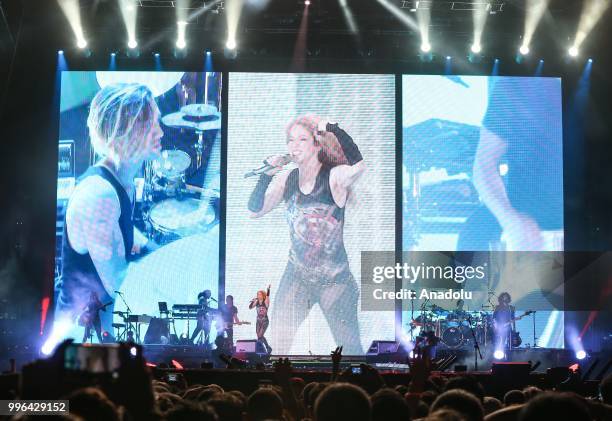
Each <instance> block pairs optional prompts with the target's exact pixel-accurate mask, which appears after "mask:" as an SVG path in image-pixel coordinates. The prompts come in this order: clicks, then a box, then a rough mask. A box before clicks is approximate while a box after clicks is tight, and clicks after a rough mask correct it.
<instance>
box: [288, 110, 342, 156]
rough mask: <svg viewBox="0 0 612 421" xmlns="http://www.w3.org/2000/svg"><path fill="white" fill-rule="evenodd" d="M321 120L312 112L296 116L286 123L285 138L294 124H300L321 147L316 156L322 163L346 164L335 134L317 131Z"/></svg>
mask: <svg viewBox="0 0 612 421" xmlns="http://www.w3.org/2000/svg"><path fill="white" fill-rule="evenodd" d="M321 120H323V119H322V118H321V117H318V116H316V115H314V114H304V115H302V116H298V117H296V118H295V119H293V120H292V121H291V122H290V123H289V124H288V125H287V129H286V133H287V139H289V133H290V132H291V129H293V127H294V126H301V127H303V128H305V129H306V130H308V132H310V134H311V135H312V138H313V141H314V144H315V145H316V146H320V147H321V149H320V150H319V155H318V158H319V161H320V162H321V163H322V164H327V165H330V166H332V167H335V166H336V165H342V164H348V160H347V159H346V156H344V152H343V151H342V148H341V147H340V142H338V139H337V138H336V136H335V135H334V134H333V133H329V132H319V130H318V126H319V122H320V121H321Z"/></svg>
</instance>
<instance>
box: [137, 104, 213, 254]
mask: <svg viewBox="0 0 612 421" xmlns="http://www.w3.org/2000/svg"><path fill="white" fill-rule="evenodd" d="M161 120H162V123H163V124H164V125H165V126H167V127H172V128H176V129H181V130H188V131H193V132H195V134H196V135H197V138H198V140H197V142H196V143H195V144H194V145H193V150H192V151H190V152H191V154H190V153H188V152H185V151H183V150H180V149H166V150H163V151H162V152H161V154H160V156H159V157H157V158H156V159H154V160H152V161H148V162H147V163H146V164H145V180H144V189H143V202H144V207H143V209H146V212H145V220H146V221H147V222H148V223H147V229H148V231H149V236H150V237H151V238H153V239H154V240H155V241H156V242H157V243H158V244H162V245H163V244H168V243H170V242H172V241H175V240H177V239H180V238H184V237H187V236H190V235H194V234H198V233H203V232H206V231H208V230H209V229H210V228H211V226H212V225H213V224H214V223H215V222H216V220H217V219H218V218H217V215H216V212H215V207H214V201H215V200H219V197H220V192H219V191H218V190H212V189H205V188H201V187H198V186H193V185H189V184H187V182H186V180H187V177H188V176H189V175H191V174H193V173H195V172H196V171H198V170H200V169H203V168H202V167H203V159H202V153H203V150H204V140H203V139H204V136H203V135H204V132H205V131H208V130H220V129H221V114H220V113H219V111H218V110H217V107H215V106H213V105H209V104H190V105H186V106H184V107H182V108H181V109H180V111H179V112H176V113H171V114H167V115H165V116H164V117H162V119H161Z"/></svg>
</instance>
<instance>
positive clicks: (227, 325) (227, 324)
mask: <svg viewBox="0 0 612 421" xmlns="http://www.w3.org/2000/svg"><path fill="white" fill-rule="evenodd" d="M250 324H251V322H238V323H234V322H223V329H225V330H227V329H231V328H232V326H234V325H250Z"/></svg>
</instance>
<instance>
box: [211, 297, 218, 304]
mask: <svg viewBox="0 0 612 421" xmlns="http://www.w3.org/2000/svg"><path fill="white" fill-rule="evenodd" d="M210 299H211V300H213V301H214V302H215V303H218V302H219V301H217V300H215V299H214V298H213V297H210Z"/></svg>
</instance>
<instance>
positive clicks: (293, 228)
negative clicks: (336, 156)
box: [284, 165, 348, 281]
mask: <svg viewBox="0 0 612 421" xmlns="http://www.w3.org/2000/svg"><path fill="white" fill-rule="evenodd" d="M331 169H332V167H331V166H328V165H323V166H322V167H321V169H320V170H319V173H318V174H317V178H316V180H315V185H314V188H313V189H312V192H311V193H310V194H304V193H302V191H301V190H300V187H299V178H300V177H299V170H298V169H297V168H296V169H294V170H293V171H291V173H290V174H289V177H288V178H287V183H286V185H285V193H284V199H285V201H286V202H287V215H286V217H287V223H288V224H289V234H290V237H291V249H290V250H289V261H290V262H291V263H293V264H294V265H295V266H296V267H297V268H298V269H300V270H302V271H304V272H306V273H305V275H306V276H307V277H312V279H311V280H313V281H315V280H320V279H331V278H333V277H334V276H336V275H338V274H340V273H342V272H344V271H345V270H348V259H347V256H346V250H345V249H344V240H343V230H344V208H341V207H339V206H338V205H337V204H336V202H335V201H334V198H333V196H332V192H331V188H330V186H329V174H330V171H331Z"/></svg>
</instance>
